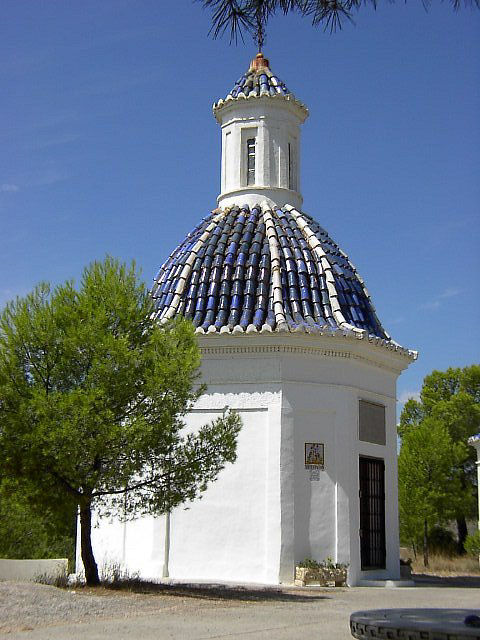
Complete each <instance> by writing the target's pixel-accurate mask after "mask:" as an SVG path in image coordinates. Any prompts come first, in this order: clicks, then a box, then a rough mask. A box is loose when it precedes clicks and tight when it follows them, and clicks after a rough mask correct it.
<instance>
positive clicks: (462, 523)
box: [457, 516, 468, 555]
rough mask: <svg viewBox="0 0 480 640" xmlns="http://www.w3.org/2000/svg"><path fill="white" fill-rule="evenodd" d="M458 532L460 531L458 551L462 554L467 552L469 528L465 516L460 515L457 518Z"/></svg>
mask: <svg viewBox="0 0 480 640" xmlns="http://www.w3.org/2000/svg"><path fill="white" fill-rule="evenodd" d="M457 533H458V542H457V551H458V553H459V554H460V555H463V554H464V553H465V547H464V544H465V540H466V539H467V536H468V530H467V521H466V520H465V516H460V517H458V518H457Z"/></svg>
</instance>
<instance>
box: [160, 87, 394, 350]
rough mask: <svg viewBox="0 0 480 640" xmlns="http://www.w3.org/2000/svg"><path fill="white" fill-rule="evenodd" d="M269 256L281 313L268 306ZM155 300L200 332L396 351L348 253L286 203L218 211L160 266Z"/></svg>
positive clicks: (165, 317) (165, 315) (163, 316)
mask: <svg viewBox="0 0 480 640" xmlns="http://www.w3.org/2000/svg"><path fill="white" fill-rule="evenodd" d="M271 77H272V76H268V75H267V78H270V80H271ZM244 78H247V76H244ZM250 80H252V82H253V78H250ZM242 86H243V85H242ZM253 86H254V85H251V88H252V87H253ZM278 86H281V85H278ZM268 220H270V222H269V224H270V229H271V230H273V231H274V236H273V237H272V235H271V233H270V234H269V236H268V237H267V235H266V230H267V224H266V223H267V222H268ZM272 221H273V225H272V224H271V223H272ZM272 251H273V252H274V255H276V256H278V257H277V258H276V261H274V265H276V267H278V265H279V266H280V274H279V275H280V283H281V287H280V288H278V287H277V288H276V289H275V291H276V293H275V295H278V294H280V295H281V312H280V311H279V307H278V305H275V307H274V305H273V297H274V286H273V271H272V270H271V268H270V264H271V258H272ZM152 297H153V298H154V300H155V305H156V312H157V317H158V318H159V319H160V320H161V321H166V320H168V318H170V317H173V316H175V315H176V314H182V315H184V316H186V317H187V318H190V319H192V320H193V323H194V325H195V326H196V327H198V329H197V330H198V331H200V332H202V331H205V332H206V331H208V332H211V331H214V332H215V331H220V330H222V332H223V331H230V332H231V331H235V333H238V332H244V331H247V330H248V332H251V331H255V330H257V331H261V330H266V328H267V329H268V330H269V331H271V330H273V331H277V330H282V331H284V330H285V329H286V330H288V331H308V332H312V331H314V332H315V331H318V332H324V331H327V332H330V331H335V330H341V331H342V332H344V333H345V332H347V333H352V334H353V333H356V332H357V333H358V334H360V335H363V332H366V334H368V335H367V337H368V336H374V337H375V338H376V339H380V340H382V341H383V342H382V343H385V344H390V345H393V346H394V348H397V347H398V345H396V343H393V342H392V341H390V338H389V336H388V335H387V334H386V332H385V331H384V329H383V327H382V325H381V324H380V322H379V320H378V318H377V316H376V313H375V310H374V308H373V305H372V303H371V301H370V298H369V296H368V292H367V290H366V288H365V285H364V283H363V280H362V279H361V278H360V276H359V275H358V274H357V272H356V270H355V267H354V266H353V265H352V264H351V263H350V261H349V260H348V258H347V256H346V255H345V254H344V253H343V252H342V251H341V250H340V249H339V247H338V245H336V244H335V242H334V241H333V240H332V239H331V238H330V237H329V236H328V234H327V233H326V231H325V230H324V229H323V228H322V227H320V225H319V224H318V223H316V222H315V221H314V220H313V219H312V218H311V216H309V215H307V214H305V213H302V212H300V211H297V210H296V209H294V208H293V207H290V206H288V205H286V206H285V207H283V208H275V209H273V210H270V209H266V208H264V209H262V208H261V207H260V206H256V207H254V208H252V209H249V208H248V207H246V206H243V207H232V208H229V209H225V210H223V211H221V210H218V209H216V210H215V213H212V214H211V215H210V216H207V217H206V218H205V219H204V220H202V222H201V223H200V224H199V225H198V226H197V227H196V228H195V229H194V230H193V231H192V232H191V233H189V234H188V236H187V237H186V238H185V240H184V241H183V242H182V243H181V244H180V246H179V247H177V249H175V251H173V253H172V254H171V255H170V257H169V258H168V259H167V261H166V262H165V264H164V265H163V266H162V267H161V268H160V270H159V273H158V274H157V276H156V278H155V279H154V285H153V287H152ZM274 309H275V310H274ZM282 318H283V320H282ZM285 323H286V324H285ZM395 345H396V346H395Z"/></svg>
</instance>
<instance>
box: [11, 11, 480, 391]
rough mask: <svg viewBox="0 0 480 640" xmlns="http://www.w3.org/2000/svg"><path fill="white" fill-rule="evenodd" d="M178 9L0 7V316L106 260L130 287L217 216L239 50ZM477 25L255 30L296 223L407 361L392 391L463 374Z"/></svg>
mask: <svg viewBox="0 0 480 640" xmlns="http://www.w3.org/2000/svg"><path fill="white" fill-rule="evenodd" d="M209 21H210V14H209V13H208V12H207V11H204V10H203V9H202V7H201V5H200V4H199V3H192V2H191V1H190V0H101V1H99V0H94V1H92V0H82V2H79V1H78V0H63V1H62V2H55V1H53V0H51V1H47V2H38V1H37V0H22V2H19V1H18V0H4V1H3V3H2V20H1V24H0V82H1V93H2V99H1V101H0V217H1V221H2V225H1V229H2V233H1V236H0V243H1V247H0V250H1V256H2V261H1V265H2V267H1V271H0V304H3V303H4V302H6V301H7V300H8V299H10V298H12V297H14V296H15V295H17V294H19V295H22V294H25V293H26V292H28V291H29V290H31V289H32V287H33V286H34V285H35V284H36V283H37V282H38V281H40V280H47V281H51V282H61V281H63V280H65V279H67V278H71V277H74V278H78V277H79V275H80V273H81V270H82V268H83V266H84V265H86V264H87V263H89V262H90V261H92V260H94V259H101V258H103V256H104V255H105V254H106V253H109V254H112V255H114V256H117V257H119V258H121V259H122V260H128V261H129V260H130V259H132V258H134V259H135V260H136V261H137V263H138V264H139V265H140V266H141V267H142V270H143V276H144V278H145V280H146V281H147V282H149V283H150V282H151V279H152V278H153V276H154V275H155V273H156V271H157V269H158V267H159V266H160V264H161V263H162V262H163V261H164V260H165V258H166V257H167V255H168V254H169V253H170V251H171V250H173V249H174V247H175V246H176V245H177V244H178V243H179V242H180V241H181V240H182V239H183V237H184V235H185V234H186V233H187V232H188V231H189V230H191V229H192V228H193V226H194V225H195V224H196V223H197V222H198V221H199V220H200V218H202V217H203V216H205V215H206V214H207V213H208V212H209V211H210V210H211V209H213V208H214V207H215V205H216V196H217V195H218V190H219V181H220V177H219V169H220V133H219V129H218V125H217V124H216V122H215V120H214V118H213V116H212V113H211V105H212V102H213V101H214V100H215V99H218V98H220V97H223V96H224V95H225V94H226V93H227V92H228V90H229V89H230V88H231V87H232V86H233V84H234V82H235V80H236V79H237V78H238V76H240V75H241V74H242V72H243V71H245V69H246V68H247V66H248V63H249V60H250V58H251V57H252V56H253V55H254V54H255V53H256V51H255V49H254V46H253V43H251V42H250V41H248V40H247V41H246V43H245V44H241V43H240V45H239V46H237V47H235V46H229V43H228V39H223V40H217V41H214V40H212V39H210V38H209V37H208V35H207V32H208V29H209ZM479 43H480V11H478V10H471V9H462V10H461V11H460V12H458V13H454V12H453V10H452V9H451V6H450V3H449V2H444V3H438V2H436V3H434V5H433V6H432V7H431V9H430V11H429V12H428V13H426V12H425V10H424V9H423V7H422V4H421V2H420V0H409V2H408V3H407V4H404V3H403V2H400V1H399V2H397V3H396V4H390V3H388V2H385V1H384V2H382V3H380V7H379V8H378V10H377V11H376V12H375V11H373V9H370V8H362V9H361V11H360V12H359V13H358V14H357V16H356V25H355V26H352V25H346V26H345V28H344V30H343V31H341V32H339V33H336V34H334V35H329V34H325V33H323V31H322V30H319V29H314V28H312V27H311V26H310V23H309V21H308V20H307V19H301V18H299V17H298V18H295V17H289V18H284V17H278V18H277V19H275V20H273V21H272V22H271V23H270V25H269V29H268V39H267V44H266V46H265V48H264V52H265V54H266V55H267V56H268V57H269V58H270V61H271V67H272V69H273V70H274V71H275V73H276V74H277V75H278V76H279V77H280V78H282V79H283V80H284V81H285V82H286V84H287V86H288V87H289V88H290V90H291V91H293V92H294V93H295V94H296V95H297V96H298V98H300V99H301V100H302V101H303V102H305V103H306V104H307V106H308V107H309V109H310V118H309V119H308V120H307V122H306V124H305V125H304V127H303V140H302V143H303V150H302V191H303V195H304V210H305V211H306V212H307V213H310V214H311V215H313V216H314V217H315V218H316V219H317V220H318V221H319V222H320V224H322V225H323V226H324V227H325V228H326V229H327V230H328V232H329V233H330V235H331V236H332V237H333V238H334V240H335V241H336V242H338V243H339V244H340V246H341V247H342V248H343V250H344V251H346V252H347V254H348V255H349V257H350V259H351V260H352V262H353V263H354V264H355V265H356V267H357V269H358V271H359V273H360V274H361V275H362V277H363V278H364V279H365V281H366V283H367V287H368V289H369V291H370V294H371V296H372V299H373V302H374V304H375V306H376V309H377V312H378V315H379V317H380V319H381V321H382V322H383V325H384V326H385V328H386V329H387V331H389V332H390V334H391V335H392V336H393V337H394V338H395V339H396V340H397V341H398V342H400V343H401V344H403V345H405V346H408V347H410V348H414V349H418V350H419V352H420V357H419V360H418V361H417V363H416V364H413V365H412V366H411V367H410V368H409V370H408V371H407V372H406V373H404V374H403V375H402V376H401V378H400V380H399V386H398V395H399V398H400V399H401V400H404V399H405V397H406V396H407V395H408V394H409V393H414V392H417V391H418V390H419V389H420V386H421V382H422V379H423V377H424V376H425V375H426V374H427V373H429V372H430V371H431V370H432V369H445V368H447V367H448V366H466V365H468V364H471V363H473V362H478V361H479V341H480V339H479V331H478V324H479V317H480V302H479V300H480V295H479V294H480V287H479V276H480V268H479V267H480V258H479V255H480V250H479V249H480V247H479V244H480V243H479V226H480V222H479V219H480V216H479V205H480V124H479V122H480V45H479Z"/></svg>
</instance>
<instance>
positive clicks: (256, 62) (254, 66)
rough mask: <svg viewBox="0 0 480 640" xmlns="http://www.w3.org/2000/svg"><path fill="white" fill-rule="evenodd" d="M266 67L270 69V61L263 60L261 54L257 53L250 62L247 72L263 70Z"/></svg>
mask: <svg viewBox="0 0 480 640" xmlns="http://www.w3.org/2000/svg"><path fill="white" fill-rule="evenodd" d="M266 67H267V68H268V67H270V61H269V60H268V59H267V58H264V57H263V53H262V52H261V51H259V53H257V55H256V56H255V58H254V59H253V60H252V61H251V63H250V69H249V71H258V70H259V69H264V68H266Z"/></svg>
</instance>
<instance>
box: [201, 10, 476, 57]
mask: <svg viewBox="0 0 480 640" xmlns="http://www.w3.org/2000/svg"><path fill="white" fill-rule="evenodd" d="M198 1H199V2H202V4H203V6H204V7H205V8H206V9H211V10H212V12H213V16H212V29H211V32H212V33H213V35H214V37H215V38H216V37H218V36H219V35H223V34H224V33H225V32H226V31H229V32H230V41H233V40H235V41H236V40H237V38H238V36H239V35H240V37H241V38H242V39H243V34H244V33H246V34H249V35H251V36H252V37H253V38H254V40H255V41H256V43H257V44H258V50H259V51H260V50H261V49H262V47H263V45H264V42H265V32H266V28H267V23H268V20H269V18H270V17H271V16H273V15H274V14H275V13H277V12H281V13H284V14H285V15H286V14H288V13H298V14H299V15H301V16H307V17H309V18H310V19H311V21H312V24H313V25H314V26H320V25H322V26H323V27H324V30H326V31H330V32H333V31H336V30H337V29H341V28H342V25H343V23H344V21H345V20H347V21H350V22H352V21H353V12H354V11H356V10H358V9H360V8H361V7H362V6H364V5H370V6H371V7H373V8H374V9H375V8H376V6H377V0H334V1H332V0H198ZM422 3H423V6H424V7H426V8H427V7H428V4H429V2H427V1H426V0H422ZM451 4H452V6H453V9H454V10H455V11H457V10H458V9H460V7H461V6H462V4H463V5H465V6H471V7H480V0H463V2H462V0H451Z"/></svg>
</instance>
